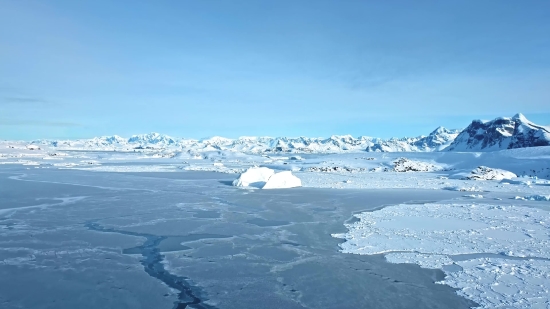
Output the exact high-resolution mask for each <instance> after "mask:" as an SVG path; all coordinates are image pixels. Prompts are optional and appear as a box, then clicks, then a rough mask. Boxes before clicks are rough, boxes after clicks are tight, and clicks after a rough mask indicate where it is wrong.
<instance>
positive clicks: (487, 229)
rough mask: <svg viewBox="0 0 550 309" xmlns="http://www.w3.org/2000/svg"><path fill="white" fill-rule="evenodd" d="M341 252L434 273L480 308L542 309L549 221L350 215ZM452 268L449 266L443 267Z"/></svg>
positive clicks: (476, 210)
mask: <svg viewBox="0 0 550 309" xmlns="http://www.w3.org/2000/svg"><path fill="white" fill-rule="evenodd" d="M356 217H357V218H359V219H360V220H359V221H357V222H355V223H352V224H347V225H346V226H347V227H348V229H349V231H348V232H347V233H344V234H334V235H333V236H334V237H337V238H343V239H345V240H346V241H345V242H344V243H343V244H341V248H342V251H343V252H346V253H354V254H380V253H383V254H386V258H387V260H388V261H389V262H392V263H415V264H418V265H420V266H421V267H425V268H441V269H442V270H443V271H444V272H445V273H446V278H445V280H443V281H442V282H441V283H445V284H448V285H450V286H452V287H455V288H457V289H459V294H461V295H463V296H465V297H467V298H470V299H472V300H473V301H475V302H477V303H478V304H480V305H481V307H482V308H550V302H549V299H548V293H549V289H550V276H549V273H550V260H549V259H550V229H549V228H550V216H549V212H548V211H546V210H542V209H537V208H528V207H519V206H495V205H489V204H425V205H398V206H391V207H386V208H384V209H382V210H378V211H374V212H365V213H361V214H358V215H356ZM451 266H454V267H451Z"/></svg>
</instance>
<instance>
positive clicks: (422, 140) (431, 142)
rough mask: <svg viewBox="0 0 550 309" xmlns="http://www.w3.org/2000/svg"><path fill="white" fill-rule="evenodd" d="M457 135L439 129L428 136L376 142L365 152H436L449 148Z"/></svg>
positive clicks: (457, 132)
mask: <svg viewBox="0 0 550 309" xmlns="http://www.w3.org/2000/svg"><path fill="white" fill-rule="evenodd" d="M459 133H460V130H449V129H446V128H444V127H439V128H437V129H435V130H434V131H433V132H432V133H430V134H429V135H428V136H419V137H409V138H392V139H389V140H377V141H375V142H374V143H373V144H372V145H371V146H368V147H367V148H366V149H365V150H366V151H369V152H371V151H376V152H401V151H413V152H416V151H438V150H442V149H444V148H445V147H447V146H449V144H450V143H451V142H452V141H453V140H454V139H455V138H456V137H457V136H458V134H459Z"/></svg>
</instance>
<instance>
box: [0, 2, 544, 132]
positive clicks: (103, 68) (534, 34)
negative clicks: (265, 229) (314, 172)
mask: <svg viewBox="0 0 550 309" xmlns="http://www.w3.org/2000/svg"><path fill="white" fill-rule="evenodd" d="M548 12H550V1H515V0H514V1H508V0H499V1H452V0H450V1H352V0H349V1H336V0H334V1H323V0H315V1H305V0H301V1H290V0H289V1H285V0H283V1H259V0H251V1H238V0H235V1H210V0H201V1H180V0H174V1H168V0H164V1H163V0H160V1H133V0H118V1H111V0H94V1H87V0H79V1H73V0H50V1H42V0H36V1H35V0H0V138H1V139H35V138H84V137H93V136H99V135H112V134H118V135H122V136H129V135H131V134H137V133H146V132H151V131H155V132H160V133H165V134H169V135H173V136H178V137H193V138H200V137H206V136H212V135H221V136H227V137H238V136H241V135H269V136H330V135H332V134H352V135H354V136H359V135H369V136H377V137H391V136H399V137H400V136H416V135H421V134H427V133H429V132H430V131H431V130H433V129H435V127H437V126H439V125H443V126H445V127H450V128H461V127H465V126H466V125H467V124H468V123H469V122H470V121H471V120H472V119H478V118H481V119H492V118H494V117H498V116H512V115H514V114H515V113H517V112H522V113H524V114H525V115H526V116H527V117H528V118H529V119H531V120H532V121H534V122H536V123H539V124H543V125H546V124H550V35H548V34H549V33H550V18H548Z"/></svg>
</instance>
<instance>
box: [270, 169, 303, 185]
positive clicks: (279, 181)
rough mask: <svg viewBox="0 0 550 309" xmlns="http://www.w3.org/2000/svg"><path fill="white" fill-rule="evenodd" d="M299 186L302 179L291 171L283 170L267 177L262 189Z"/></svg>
mask: <svg viewBox="0 0 550 309" xmlns="http://www.w3.org/2000/svg"><path fill="white" fill-rule="evenodd" d="M301 186H302V181H301V180H300V178H298V177H296V176H294V175H292V172H291V171H284V172H280V173H277V174H274V175H272V176H271V177H269V179H268V180H267V183H266V184H265V186H264V187H263V188H262V189H286V188H295V187H301Z"/></svg>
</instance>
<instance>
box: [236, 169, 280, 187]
mask: <svg viewBox="0 0 550 309" xmlns="http://www.w3.org/2000/svg"><path fill="white" fill-rule="evenodd" d="M274 174H275V171H273V170H272V169H270V168H267V167H251V168H249V169H247V170H246V171H245V172H244V173H242V174H241V175H240V176H239V178H237V179H235V180H234V181H233V185H234V186H235V187H255V188H262V187H263V186H264V185H265V184H266V183H267V181H268V179H269V178H270V177H271V176H273V175H274Z"/></svg>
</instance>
